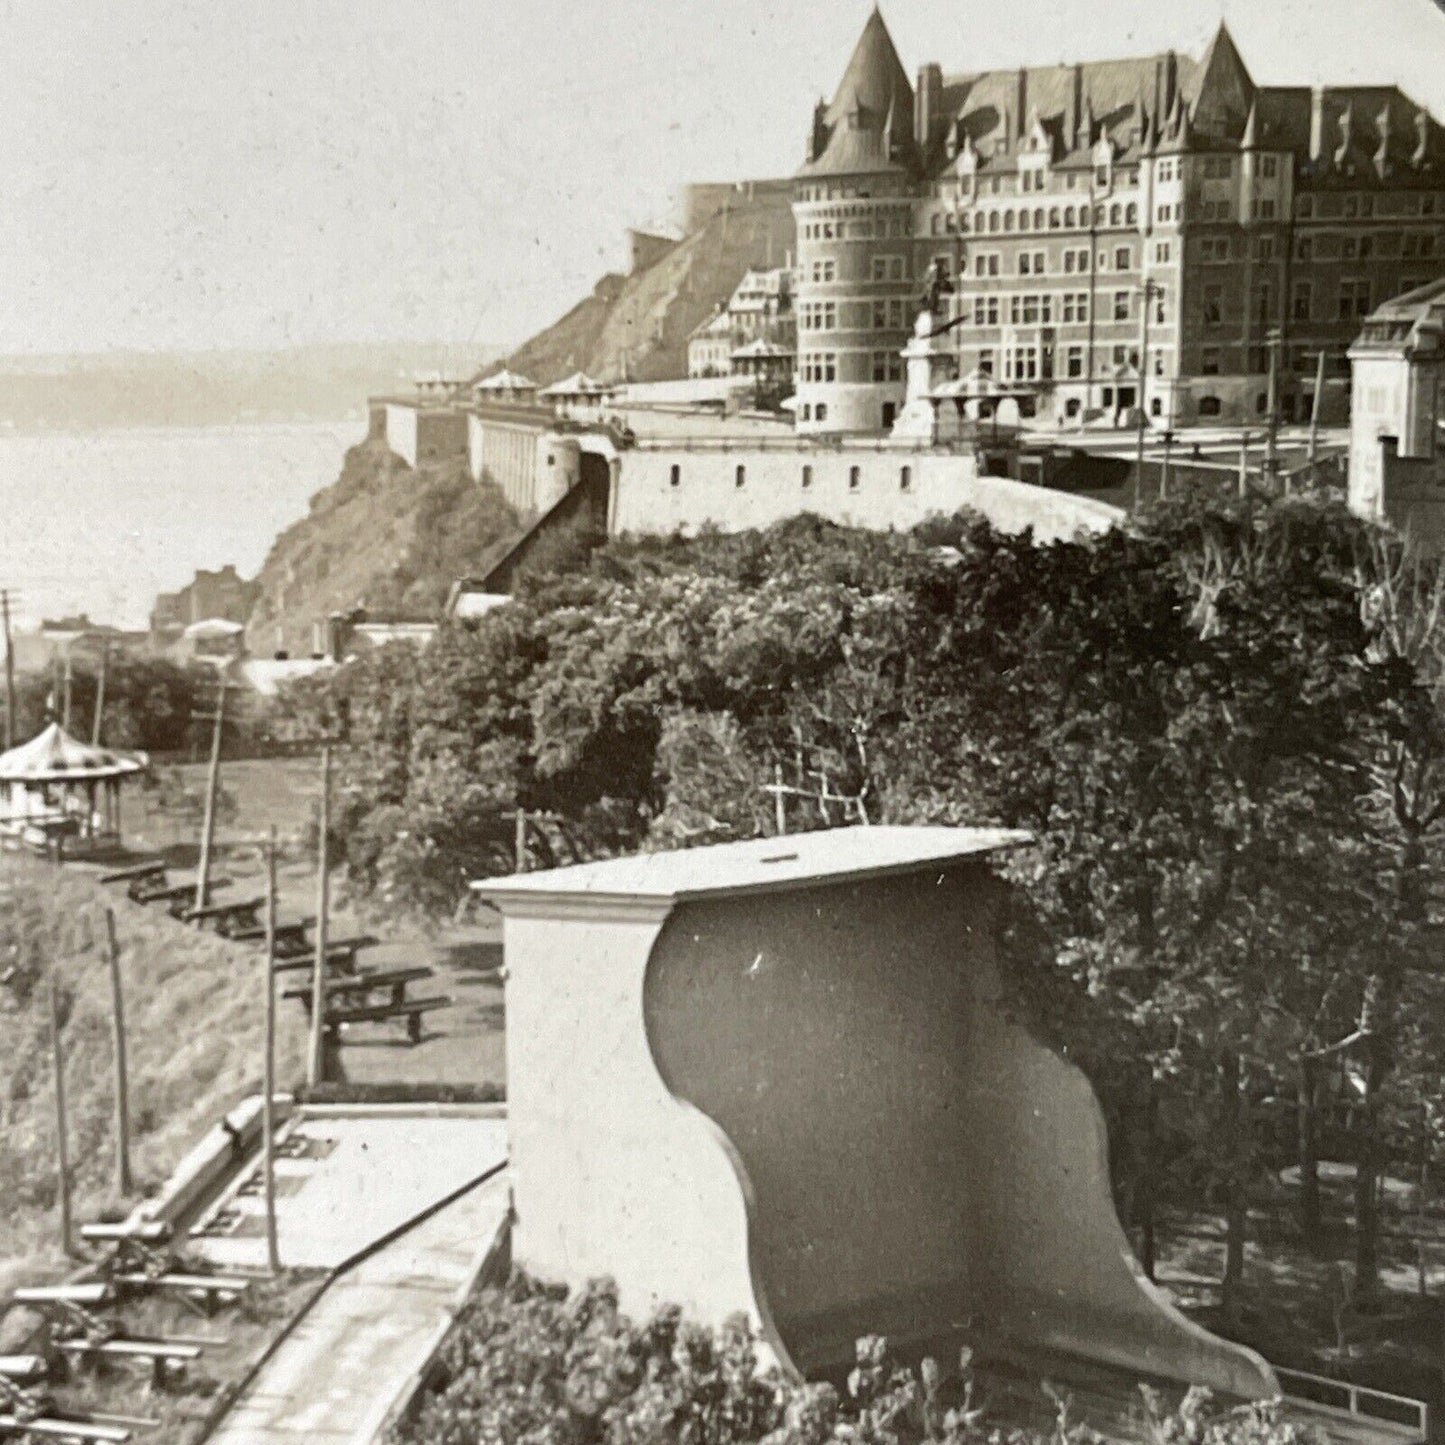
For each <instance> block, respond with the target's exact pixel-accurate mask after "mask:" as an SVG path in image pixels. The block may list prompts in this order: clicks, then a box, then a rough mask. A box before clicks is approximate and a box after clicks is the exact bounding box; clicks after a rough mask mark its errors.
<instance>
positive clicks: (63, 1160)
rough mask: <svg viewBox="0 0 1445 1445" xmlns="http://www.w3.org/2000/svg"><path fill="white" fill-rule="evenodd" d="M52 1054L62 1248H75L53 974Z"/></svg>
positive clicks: (57, 995)
mask: <svg viewBox="0 0 1445 1445" xmlns="http://www.w3.org/2000/svg"><path fill="white" fill-rule="evenodd" d="M50 1051H51V1055H52V1057H53V1059H54V1067H55V1158H56V1162H57V1165H58V1166H59V1171H60V1247H61V1249H62V1250H64V1252H65V1253H66V1254H71V1253H73V1250H72V1247H71V1216H70V1141H69V1137H68V1132H69V1131H68V1129H67V1127H66V1121H65V1055H64V1053H63V1052H62V1051H61V1047H60V986H59V984H58V982H57V981H56V978H55V974H54V972H52V973H51V975H50Z"/></svg>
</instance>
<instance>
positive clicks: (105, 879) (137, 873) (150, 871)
mask: <svg viewBox="0 0 1445 1445" xmlns="http://www.w3.org/2000/svg"><path fill="white" fill-rule="evenodd" d="M165 874H166V865H165V864H164V863H163V862H162V861H161V860H160V859H159V858H157V859H156V860H155V861H154V862H151V863H135V864H133V865H132V866H131V867H129V868H117V869H115V870H114V871H113V872H111V873H102V874H101V875H100V881H101V882H102V883H138V882H140V881H141V880H142V879H145V878H155V877H161V878H164V877H165Z"/></svg>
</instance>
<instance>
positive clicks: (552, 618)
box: [288, 500, 1445, 1292]
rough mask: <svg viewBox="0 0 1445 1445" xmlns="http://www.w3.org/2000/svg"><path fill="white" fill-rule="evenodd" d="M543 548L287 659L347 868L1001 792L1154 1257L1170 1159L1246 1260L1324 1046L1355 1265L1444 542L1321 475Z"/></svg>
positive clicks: (430, 863)
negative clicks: (1134, 501) (1066, 504)
mask: <svg viewBox="0 0 1445 1445" xmlns="http://www.w3.org/2000/svg"><path fill="white" fill-rule="evenodd" d="M559 560H560V559H554V562H553V563H552V564H551V565H546V566H537V567H534V568H533V570H532V572H531V574H530V575H527V576H525V577H524V578H523V580H522V582H521V585H520V587H519V589H518V595H517V597H516V599H515V601H514V602H513V603H512V604H511V605H509V606H508V607H506V608H503V609H500V610H499V611H497V612H494V613H492V614H490V615H489V616H488V617H486V618H485V619H483V620H482V621H481V622H479V623H476V624H470V625H467V626H464V627H457V628H452V629H446V630H444V631H443V633H442V635H441V636H440V638H439V640H438V641H437V643H436V644H435V646H433V647H432V648H431V649H429V650H427V651H425V652H421V653H415V652H409V651H404V650H398V649H392V650H388V651H386V652H383V653H381V654H379V655H377V656H375V657H373V658H369V659H366V660H364V661H362V662H359V663H357V664H353V665H352V666H351V667H349V668H347V669H344V670H343V671H342V672H341V673H340V674H339V676H338V677H337V678H336V679H334V680H332V681H329V682H327V683H324V684H312V685H311V686H310V687H309V688H308V689H306V690H302V691H298V692H296V693H295V694H293V695H292V696H291V697H290V698H289V700H288V705H289V706H290V708H291V709H292V710H293V712H294V713H295V714H296V715H297V716H298V718H299V719H300V722H299V724H298V725H299V726H301V727H303V728H315V727H317V726H319V725H321V721H324V724H325V727H326V729H327V731H333V732H334V731H336V730H338V729H339V730H340V731H341V732H342V733H343V734H344V736H345V737H346V739H347V741H348V744H349V746H348V749H347V759H346V763H345V782H344V798H345V802H344V806H343V808H342V809H341V816H340V822H339V829H338V833H339V838H338V841H339V843H340V844H341V845H342V846H343V848H344V850H345V856H346V859H347V864H348V867H349V869H350V871H351V874H352V878H353V880H354V882H355V883H356V885H357V887H358V889H359V890H360V891H361V892H363V893H366V894H370V895H371V896H373V897H374V898H375V899H377V900H378V901H384V902H385V903H387V904H388V905H389V906H393V907H397V906H400V907H405V908H420V909H424V910H428V911H434V912H436V911H441V910H445V909H449V908H451V907H453V906H455V904H456V903H457V901H458V900H459V899H460V898H461V897H462V896H464V889H465V883H466V881H467V880H468V879H469V878H471V877H475V876H477V875H479V874H484V873H496V872H502V871H509V870H510V868H511V867H512V866H513V853H512V849H513V846H514V844H513V839H514V836H515V833H514V823H513V818H514V814H515V811H516V810H517V809H519V808H520V809H524V810H526V811H527V813H528V814H529V817H530V818H531V820H532V822H531V826H530V828H529V832H528V840H529V849H530V857H531V861H532V863H533V864H534V865H539V864H540V865H550V864H554V863H558V862H567V861H572V860H579V859H583V858H587V857H592V856H598V855H603V854H607V853H612V852H617V851H621V850H627V849H636V848H643V847H649V846H685V845H690V844H693V843H700V842H708V841H714V840H720V839H726V838H735V837H747V836H754V835H757V834H759V833H762V832H767V831H771V830H773V829H774V828H775V827H776V826H777V825H778V821H779V819H778V809H779V806H780V805H779V803H778V796H779V794H778V792H777V789H778V787H779V785H781V787H782V789H783V790H784V794H783V796H784V799H785V801H784V802H783V803H782V804H781V807H782V810H783V816H782V820H781V821H783V822H784V823H785V824H786V826H787V827H788V828H789V829H790V830H799V829H806V828H816V827H826V826H836V825H839V824H844V823H852V822H861V821H865V820H866V821H870V822H951V823H960V824H990V823H997V824H1004V825H1008V826H1017V827H1024V828H1027V829H1029V830H1030V831H1031V832H1032V833H1033V835H1034V837H1035V839H1036V840H1037V843H1036V846H1035V847H1034V848H1032V849H1030V850H1028V851H1027V852H1025V853H1022V854H1020V855H1018V856H1017V857H1015V858H1013V859H1011V860H1009V861H1008V863H1007V864H1005V865H1003V866H1006V867H1007V868H1008V870H1009V871H1010V873H1011V875H1012V876H1013V878H1014V880H1015V882H1017V883H1018V885H1019V889H1018V896H1019V899H1020V902H1021V907H1020V908H1019V910H1018V917H1017V919H1016V925H1015V926H1014V927H1013V929H1012V931H1011V935H1010V938H1011V943H1012V946H1013V947H1014V949H1015V951H1016V958H1015V960H1014V962H1015V967H1014V968H1013V969H1012V970H1011V973H1012V975H1013V977H1014V979H1015V981H1016V982H1017V984H1018V985H1019V987H1020V988H1021V989H1024V990H1026V991H1028V992H1029V993H1030V995H1031V1000H1032V1004H1033V1006H1034V1007H1035V1008H1036V1009H1037V1010H1038V1011H1039V1012H1040V1013H1041V1015H1043V1016H1044V1017H1045V1018H1046V1019H1052V1021H1053V1026H1054V1029H1055V1032H1056V1034H1057V1035H1058V1037H1059V1040H1060V1042H1061V1044H1062V1045H1063V1046H1064V1047H1065V1048H1066V1049H1067V1050H1068V1051H1069V1052H1070V1053H1072V1054H1073V1055H1074V1056H1075V1057H1076V1058H1078V1059H1079V1060H1080V1061H1081V1062H1082V1063H1083V1064H1084V1065H1085V1066H1086V1067H1087V1068H1088V1069H1089V1071H1090V1073H1091V1074H1092V1075H1093V1077H1094V1079H1095V1082H1096V1085H1097V1086H1098V1087H1099V1088H1100V1090H1101V1093H1102V1094H1103V1096H1104V1098H1105V1101H1106V1106H1107V1107H1108V1109H1109V1112H1110V1115H1111V1124H1112V1126H1113V1135H1114V1140H1115V1146H1116V1148H1115V1153H1116V1167H1117V1169H1118V1171H1119V1174H1120V1178H1121V1187H1122V1188H1123V1191H1124V1198H1125V1201H1126V1205H1127V1212H1128V1213H1129V1214H1130V1215H1131V1217H1132V1219H1133V1221H1134V1222H1135V1223H1136V1224H1138V1225H1139V1226H1140V1228H1141V1231H1142V1235H1143V1250H1144V1253H1145V1258H1146V1263H1147V1262H1148V1257H1149V1249H1150V1245H1149V1234H1150V1230H1151V1228H1152V1218H1153V1207H1154V1206H1153V1200H1154V1196H1155V1194H1156V1193H1157V1192H1158V1191H1159V1190H1160V1189H1161V1188H1166V1187H1171V1186H1170V1184H1169V1181H1170V1179H1173V1180H1174V1181H1176V1182H1177V1181H1181V1180H1182V1181H1184V1183H1185V1184H1186V1185H1187V1187H1188V1188H1189V1189H1190V1190H1191V1192H1194V1193H1198V1192H1199V1191H1202V1192H1203V1193H1204V1195H1206V1196H1211V1197H1213V1198H1214V1199H1215V1200H1216V1201H1217V1202H1218V1203H1219V1204H1220V1206H1221V1207H1222V1209H1223V1211H1224V1213H1225V1215H1226V1218H1227V1219H1228V1221H1229V1226H1230V1229H1229V1233H1230V1263H1229V1268H1228V1269H1227V1271H1226V1285H1227V1286H1228V1285H1230V1283H1231V1282H1232V1281H1234V1282H1237V1279H1238V1276H1239V1273H1240V1271H1241V1270H1242V1267H1243V1254H1242V1244H1243V1234H1244V1221H1245V1204H1244V1201H1245V1199H1246V1196H1247V1191H1248V1188H1249V1185H1250V1181H1251V1179H1252V1177H1253V1174H1254V1171H1255V1170H1256V1168H1257V1165H1258V1163H1259V1147H1260V1140H1261V1130H1260V1128H1259V1125H1258V1120H1257V1118H1256V1115H1257V1113H1258V1110H1259V1108H1260V1107H1261V1105H1262V1104H1264V1103H1265V1102H1266V1101H1272V1100H1280V1099H1288V1100H1297V1101H1298V1108H1299V1111H1300V1131H1301V1133H1300V1151H1301V1153H1300V1159H1301V1165H1302V1170H1303V1172H1304V1174H1305V1176H1306V1188H1305V1191H1304V1199H1305V1205H1304V1207H1305V1210H1306V1215H1307V1218H1306V1220H1305V1223H1306V1224H1308V1222H1309V1220H1308V1212H1309V1209H1310V1207H1311V1206H1310V1204H1309V1198H1310V1180H1311V1179H1312V1177H1313V1168H1314V1152H1313V1151H1314V1148H1315V1145H1314V1143H1313V1142H1312V1139H1311V1133H1310V1131H1311V1129H1312V1127H1313V1125H1312V1122H1311V1121H1312V1120H1313V1117H1314V1112H1315V1108H1316V1102H1317V1099H1318V1095H1319V1090H1320V1088H1321V1087H1322V1082H1323V1081H1324V1080H1325V1079H1326V1078H1327V1077H1336V1076H1339V1074H1340V1071H1341V1069H1343V1070H1345V1072H1346V1074H1348V1076H1349V1078H1350V1079H1351V1080H1353V1081H1354V1083H1353V1084H1352V1087H1354V1086H1356V1085H1357V1086H1358V1088H1359V1090H1360V1091H1361V1094H1362V1099H1363V1104H1362V1108H1363V1125H1362V1136H1361V1137H1362V1139H1363V1140H1364V1142H1363V1143H1362V1145H1361V1152H1360V1170H1359V1177H1360V1190H1361V1194H1360V1199H1359V1202H1358V1214H1359V1219H1360V1234H1361V1247H1360V1250H1359V1251H1358V1252H1357V1270H1358V1281H1357V1283H1358V1287H1359V1289H1360V1290H1361V1291H1362V1292H1368V1290H1369V1288H1370V1287H1371V1285H1372V1284H1373V1280H1374V1275H1375V1272H1376V1269H1377V1261H1376V1258H1375V1254H1374V1238H1373V1237H1374V1233H1375V1224H1374V1215H1373V1209H1374V1205H1373V1200H1374V1197H1375V1180H1376V1177H1377V1175H1378V1172H1379V1170H1380V1168H1382V1167H1383V1166H1384V1163H1385V1162H1386V1152H1387V1145H1388V1142H1389V1139H1390V1136H1391V1130H1396V1131H1398V1128H1399V1127H1400V1121H1401V1120H1402V1119H1403V1118H1404V1099H1405V1097H1406V1095H1405V1092H1404V1090H1403V1087H1402V1085H1403V1084H1404V1083H1405V1081H1409V1083H1410V1085H1411V1088H1412V1090H1418V1089H1419V1088H1421V1087H1425V1089H1426V1095H1425V1096H1426V1099H1427V1101H1431V1100H1434V1099H1435V1097H1436V1095H1437V1094H1439V1093H1440V1090H1439V1086H1438V1084H1433V1083H1428V1080H1429V1078H1430V1077H1431V1075H1430V1068H1431V1061H1433V1060H1434V1059H1435V1058H1436V1057H1437V1055H1438V1052H1439V1041H1438V1040H1437V1039H1436V1038H1435V1037H1434V1034H1435V1028H1434V1025H1433V1024H1432V1023H1430V1022H1428V1020H1430V1019H1433V1017H1435V1016H1436V1015H1435V1002H1436V1000H1435V997H1434V995H1435V992H1436V991H1437V990H1438V986H1439V985H1438V981H1437V979H1436V977H1435V975H1434V973H1433V972H1431V970H1430V967H1429V957H1428V953H1429V950H1428V942H1429V929H1430V919H1429V916H1428V914H1429V910H1428V907H1427V906H1426V904H1425V901H1424V900H1425V896H1426V894H1427V892H1428V888H1427V880H1428V878H1429V876H1430V875H1431V874H1432V873H1433V871H1434V870H1435V867H1436V852H1437V849H1436V846H1435V843H1434V833H1435V831H1436V828H1437V826H1438V825H1439V824H1440V822H1441V820H1442V813H1445V803H1442V802H1440V801H1437V800H1438V799H1445V774H1442V776H1441V777H1437V773H1442V768H1441V763H1442V760H1445V745H1442V743H1445V733H1442V731H1441V724H1440V718H1441V715H1442V707H1441V699H1442V695H1445V684H1442V678H1445V666H1442V665H1441V660H1442V659H1445V643H1442V642H1441V637H1442V635H1445V622H1442V621H1441V619H1442V617H1445V606H1441V605H1440V596H1441V592H1440V588H1439V586H1438V585H1437V583H1436V581H1435V580H1434V579H1435V573H1434V572H1433V571H1429V572H1426V573H1422V572H1421V570H1420V567H1419V566H1418V565H1417V564H1412V563H1407V562H1406V561H1404V560H1402V558H1401V557H1400V556H1399V554H1398V553H1397V552H1396V551H1394V550H1392V549H1391V547H1390V546H1389V545H1388V543H1386V542H1384V541H1382V539H1381V538H1379V537H1378V536H1376V535H1374V534H1372V533H1371V532H1370V531H1369V530H1368V529H1366V528H1365V527H1364V526H1363V524H1361V523H1359V522H1357V521H1356V520H1354V519H1352V518H1351V517H1349V516H1348V515H1347V514H1346V513H1344V511H1343V510H1342V509H1340V508H1338V507H1336V506H1334V505H1332V504H1327V503H1320V502H1317V501H1312V500H1296V501H1286V502H1283V503H1278V504H1275V505H1272V506H1268V507H1260V506H1251V505H1248V504H1245V503H1224V504H1219V503H1215V504H1211V505H1210V506H1208V507H1191V506H1175V507H1173V508H1163V509H1160V510H1159V511H1157V512H1155V513H1154V514H1152V515H1149V516H1146V517H1144V518H1142V519H1140V520H1139V521H1138V523H1137V524H1136V525H1134V526H1132V527H1130V528H1128V529H1120V530H1117V531H1114V532H1112V533H1109V534H1107V535H1105V536H1102V537H1098V538H1093V539H1090V540H1087V541H1080V542H1077V543H1068V544H1057V545H1053V546H1047V547H1039V546H1035V545H1034V544H1033V542H1032V539H1031V538H1029V537H1026V536H1025V537H1009V536H1004V535H1001V534H999V533H996V532H994V531H992V530H991V529H990V528H989V527H988V526H987V525H985V524H983V523H981V522H978V521H977V520H976V519H971V518H968V517H959V518H955V519H952V520H951V521H937V522H935V523H932V524H930V525H929V526H928V527H927V528H926V529H925V530H923V531H922V532H921V533H920V534H918V535H915V536H901V535H896V534H876V533H862V532H853V531H848V530H846V529H840V528H837V527H833V526H831V525H829V524H826V523H823V522H821V521H818V520H817V519H814V518H807V517H804V518H798V519H796V520H794V521H791V522H788V523H785V524H782V525H780V526H777V527H775V528H773V529H771V530H770V531H768V532H763V533H744V534H738V535H728V536H722V535H704V536H702V537H700V538H697V539H694V540H692V541H690V542H685V541H682V540H680V539H675V538H674V539H649V540H642V541H616V542H612V543H609V544H607V545H606V546H603V547H601V548H599V549H597V550H595V551H593V552H591V553H590V554H587V553H585V552H583V553H575V552H574V553H573V554H569V555H568V557H567V558H566V565H565V566H562V565H558V561H559ZM318 712H321V713H324V714H325V716H324V719H322V720H320V721H318V720H317V719H316V717H315V716H314V715H315V714H316V713H318ZM770 788H771V789H772V791H769V789H770ZM1422 1020H1423V1022H1422ZM1435 1077H1438V1071H1437V1074H1436V1075H1435ZM1427 1083H1428V1086H1427ZM1392 1089H1394V1090H1396V1092H1395V1093H1393V1094H1392ZM1410 1097H1411V1098H1412V1099H1413V1100H1414V1103H1413V1104H1412V1108H1413V1109H1414V1110H1415V1112H1416V1114H1418V1113H1419V1110H1420V1107H1421V1105H1420V1097H1421V1096H1420V1095H1419V1094H1418V1092H1413V1093H1412V1094H1411V1095H1410ZM1201 1108H1204V1109H1205V1111H1206V1112H1207V1114H1208V1116H1209V1120H1210V1123H1209V1127H1208V1128H1207V1129H1203V1130H1201V1129H1200V1127H1199V1115H1200V1110H1201ZM1181 1110H1183V1111H1185V1112H1187V1114H1188V1116H1189V1121H1190V1127H1188V1128H1187V1129H1185V1128H1181V1127H1180V1126H1179V1118H1180V1112H1181ZM1438 1113H1439V1110H1438V1109H1436V1110H1435V1114H1436V1115H1437V1114H1438ZM1425 1114H1426V1116H1428V1117H1429V1118H1434V1117H1435V1115H1432V1114H1430V1112H1429V1108H1428V1107H1427V1108H1426V1110H1425ZM1412 1117H1413V1116H1412ZM1410 1127H1412V1128H1418V1127H1421V1126H1419V1125H1416V1124H1412V1125H1411V1126H1410ZM1429 1127H1430V1128H1433V1127H1434V1125H1433V1124H1431V1125H1429Z"/></svg>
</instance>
